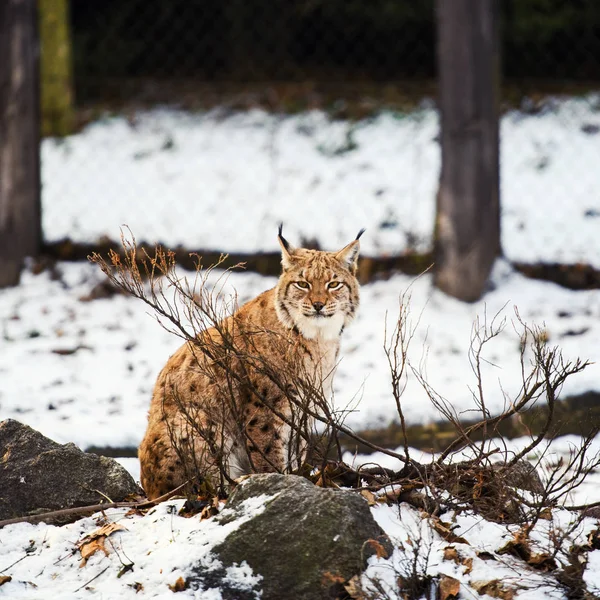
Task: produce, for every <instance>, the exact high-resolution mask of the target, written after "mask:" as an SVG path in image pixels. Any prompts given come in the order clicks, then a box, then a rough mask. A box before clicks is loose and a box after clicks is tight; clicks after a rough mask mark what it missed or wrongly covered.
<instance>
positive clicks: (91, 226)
mask: <svg viewBox="0 0 600 600" xmlns="http://www.w3.org/2000/svg"><path fill="white" fill-rule="evenodd" d="M500 27H501V32H502V34H501V39H502V73H503V89H502V122H501V140H502V142H501V143H502V148H501V161H502V165H501V191H502V199H501V202H502V242H503V247H504V251H505V253H506V254H507V256H508V257H509V258H510V259H513V260H516V261H521V262H535V261H544V262H566V263H573V262H585V263H591V264H595V265H596V266H598V267H600V242H599V241H598V236H597V228H598V226H599V225H600V175H599V173H600V95H599V94H598V93H597V92H596V90H600V35H599V34H600V5H598V4H597V3H595V2H593V1H585V0H581V1H580V2H571V3H564V2H559V1H558V0H510V1H506V2H502V3H501V23H500ZM71 31H72V42H73V56H74V80H75V90H76V98H77V106H78V121H79V125H80V127H81V129H80V131H79V132H78V133H77V134H76V135H73V136H69V137H67V138H65V139H61V140H55V139H47V140H45V141H44V143H43V148H42V176H43V208H44V217H43V219H44V221H43V226H44V232H45V237H46V240H47V241H54V240H57V239H61V238H64V237H68V238H70V239H72V240H74V241H87V242H94V241H96V240H98V239H100V238H102V237H103V236H108V237H109V238H113V239H114V238H116V237H118V230H119V226H121V225H122V224H127V225H128V226H130V227H131V229H132V230H133V232H134V234H136V236H137V237H138V238H143V239H146V240H147V241H150V242H154V241H161V242H164V243H167V244H169V245H177V244H183V245H185V246H187V247H191V248H213V249H218V250H225V251H248V252H254V251H262V250H273V249H275V248H276V243H275V235H274V233H273V232H274V231H275V226H276V224H277V223H278V222H279V221H284V222H285V223H286V227H287V228H288V231H290V237H291V238H294V237H295V238H296V239H298V240H300V239H304V240H305V241H306V240H312V241H314V242H317V243H319V244H321V245H322V246H325V247H329V246H336V245H337V244H339V243H341V242H344V241H346V240H347V239H350V238H351V236H353V235H354V234H355V233H356V231H357V230H358V229H359V228H360V227H363V226H366V227H367V228H368V229H369V234H370V235H369V236H366V237H365V245H364V249H365V251H366V252H367V253H370V254H378V255H387V254H397V253H401V252H404V251H407V250H417V251H425V250H427V249H429V248H430V246H431V239H432V231H433V224H434V211H435V195H436V191H437V182H438V176H439V169H440V158H439V144H438V133H439V131H438V130H439V125H438V115H437V112H436V108H435V101H434V100H433V99H434V98H435V95H436V82H435V80H436V76H435V70H436V69H435V64H436V43H435V42H436V35H435V32H436V25H435V11H434V2H433V0H427V1H424V2H409V1H408V0H372V1H369V2H364V1H361V0H251V1H250V0H228V1H226V2H223V1H221V0H171V1H170V2H160V1H159V0H153V1H149V0H144V1H142V0H103V1H102V2H100V1H93V2H92V1H90V0H71Z"/></svg>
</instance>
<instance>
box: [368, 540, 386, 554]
mask: <svg viewBox="0 0 600 600" xmlns="http://www.w3.org/2000/svg"><path fill="white" fill-rule="evenodd" d="M365 543H366V544H369V546H371V548H372V549H373V550H374V551H375V555H376V556H377V558H387V557H388V556H389V555H388V552H387V550H386V549H385V548H384V547H383V544H382V543H381V542H378V541H377V540H374V539H370V540H367V541H366V542H365Z"/></svg>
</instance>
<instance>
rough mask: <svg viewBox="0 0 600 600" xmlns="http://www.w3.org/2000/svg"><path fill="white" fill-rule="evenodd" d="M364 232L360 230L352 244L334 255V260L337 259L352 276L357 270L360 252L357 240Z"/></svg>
mask: <svg viewBox="0 0 600 600" xmlns="http://www.w3.org/2000/svg"><path fill="white" fill-rule="evenodd" d="M364 231H365V230H364V229H361V230H360V232H359V233H358V235H357V236H356V239H355V240H354V241H353V242H350V243H349V244H348V245H347V246H344V247H343V248H342V249H341V250H340V251H339V252H335V253H334V256H335V258H337V259H338V260H339V261H340V262H341V263H342V265H343V266H344V267H346V268H347V269H348V270H349V271H350V273H352V274H353V275H355V274H356V270H357V269H358V252H359V250H360V242H359V241H358V238H359V237H360V236H361V235H362V234H363V232H364Z"/></svg>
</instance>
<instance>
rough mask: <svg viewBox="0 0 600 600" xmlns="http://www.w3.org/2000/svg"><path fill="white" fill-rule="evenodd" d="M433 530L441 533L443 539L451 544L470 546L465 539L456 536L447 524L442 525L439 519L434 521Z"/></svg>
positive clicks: (432, 521) (432, 522)
mask: <svg viewBox="0 0 600 600" xmlns="http://www.w3.org/2000/svg"><path fill="white" fill-rule="evenodd" d="M431 524H432V525H433V528H434V529H435V530H436V531H437V532H438V533H439V535H440V536H441V537H442V539H444V540H446V541H447V542H450V543H451V544H469V542H467V540H465V538H463V537H460V536H458V535H456V534H455V533H454V532H453V531H452V530H451V529H450V526H449V525H448V524H447V523H442V521H440V520H439V519H432V520H431Z"/></svg>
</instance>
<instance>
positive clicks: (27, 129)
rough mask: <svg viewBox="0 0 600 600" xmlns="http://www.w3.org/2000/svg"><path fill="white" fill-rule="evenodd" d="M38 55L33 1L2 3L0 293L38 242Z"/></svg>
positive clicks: (15, 279) (16, 277)
mask: <svg viewBox="0 0 600 600" xmlns="http://www.w3.org/2000/svg"><path fill="white" fill-rule="evenodd" d="M38 55H39V45H38V37H37V11H36V0H1V1H0V57H1V59H0V288H1V287H5V286H9V285H16V284H17V283H18V282H19V276H20V272H21V268H22V266H23V259H24V258H25V257H26V256H35V255H37V253H38V252H39V249H40V245H41V240H42V231H41V208H40V169H39V69H38Z"/></svg>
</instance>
